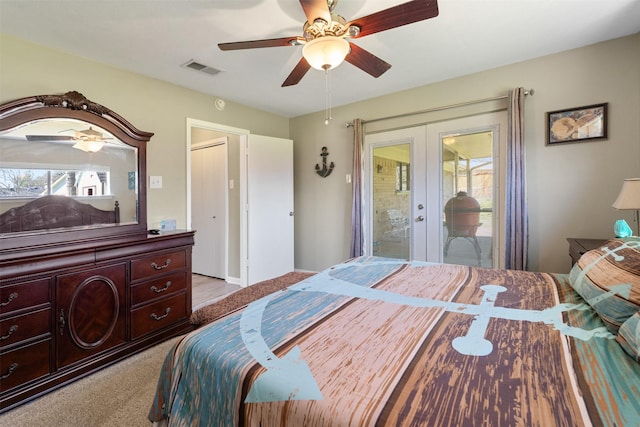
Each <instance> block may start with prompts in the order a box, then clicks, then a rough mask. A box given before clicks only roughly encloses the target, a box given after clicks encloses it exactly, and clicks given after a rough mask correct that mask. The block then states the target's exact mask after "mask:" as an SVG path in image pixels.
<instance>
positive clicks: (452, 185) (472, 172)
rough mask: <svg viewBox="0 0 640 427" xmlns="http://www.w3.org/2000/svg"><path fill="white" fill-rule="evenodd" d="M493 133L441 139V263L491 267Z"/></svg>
mask: <svg viewBox="0 0 640 427" xmlns="http://www.w3.org/2000/svg"><path fill="white" fill-rule="evenodd" d="M493 182H494V167H493V132H491V131H487V132H480V133H473V134H466V135H455V136H448V137H443V138H442V197H443V199H442V206H444V218H445V219H444V224H443V227H444V231H443V237H444V238H443V241H444V245H443V248H442V250H443V260H444V262H445V263H447V264H463V265H479V266H482V267H487V268H491V267H493V259H492V250H493V199H494V196H493V189H494V185H493Z"/></svg>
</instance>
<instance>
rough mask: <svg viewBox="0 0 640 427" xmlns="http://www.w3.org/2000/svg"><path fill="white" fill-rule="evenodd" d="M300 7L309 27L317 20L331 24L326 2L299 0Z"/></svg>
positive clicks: (320, 0)
mask: <svg viewBox="0 0 640 427" xmlns="http://www.w3.org/2000/svg"><path fill="white" fill-rule="evenodd" d="M300 5H301V6H302V9H304V14H305V16H306V17H307V22H308V23H309V25H311V24H313V21H315V20H316V19H317V18H321V19H324V20H325V21H326V22H331V12H329V6H328V5H327V0H300Z"/></svg>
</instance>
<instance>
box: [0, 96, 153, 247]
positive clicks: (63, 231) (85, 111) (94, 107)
mask: <svg viewBox="0 0 640 427" xmlns="http://www.w3.org/2000/svg"><path fill="white" fill-rule="evenodd" d="M49 118H54V119H75V120H79V121H83V122H86V123H87V124H88V125H95V126H97V127H100V128H102V129H104V130H106V131H108V132H109V133H111V134H112V135H113V136H114V137H116V138H118V139H119V140H120V141H121V142H123V143H125V144H127V145H129V146H132V147H134V148H136V149H137V173H138V179H137V221H136V223H129V224H108V225H105V226H99V225H92V226H88V227H70V228H51V229H44V230H33V231H27V232H18V233H4V234H0V246H1V247H2V248H1V249H2V252H4V253H5V254H6V253H7V252H10V251H12V250H16V249H20V248H25V247H30V246H39V245H51V244H56V243H64V242H72V241H75V242H81V241H85V242H86V241H87V240H96V239H98V240H100V239H109V238H115V237H118V238H127V237H128V236H133V235H136V236H138V237H139V236H140V235H141V234H145V235H146V233H147V189H146V176H147V172H146V157H147V156H146V143H147V142H148V141H149V140H150V139H151V137H152V136H153V133H151V132H144V131H141V130H138V129H136V128H135V127H134V126H133V125H131V123H129V122H128V121H127V120H125V119H124V118H122V117H121V116H120V115H118V114H116V113H114V112H113V111H111V110H110V109H108V108H106V107H104V106H102V105H100V104H98V103H95V102H92V101H90V100H88V99H87V98H85V97H84V95H82V94H81V93H79V92H76V91H71V92H67V93H65V94H62V95H38V96H31V97H26V98H21V99H17V100H15V101H10V102H7V103H4V104H2V105H0V132H5V131H8V130H10V129H13V128H15V127H17V126H21V125H24V124H27V123H30V122H33V121H38V120H44V119H49ZM3 257H4V255H3Z"/></svg>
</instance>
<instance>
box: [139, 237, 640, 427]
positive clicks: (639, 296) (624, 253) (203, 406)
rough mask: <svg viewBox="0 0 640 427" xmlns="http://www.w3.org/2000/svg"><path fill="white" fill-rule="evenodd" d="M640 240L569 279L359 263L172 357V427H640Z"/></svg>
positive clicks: (209, 332) (623, 243)
mask: <svg viewBox="0 0 640 427" xmlns="http://www.w3.org/2000/svg"><path fill="white" fill-rule="evenodd" d="M639 309H640V239H633V238H631V239H614V240H611V241H609V242H607V244H606V245H604V246H603V247H601V248H599V249H597V250H594V251H590V252H588V253H586V254H584V255H583V256H582V258H581V259H580V261H579V262H578V263H577V264H576V265H575V266H574V267H573V269H572V270H571V273H570V274H564V275H563V274H546V273H535V272H523V271H513V270H494V269H483V268H479V267H467V266H459V265H446V264H432V263H423V262H408V261H401V260H394V259H386V258H377V257H360V258H356V259H352V260H349V261H347V262H344V263H341V264H338V265H335V266H333V267H331V268H329V269H327V270H325V271H322V272H320V273H318V274H315V275H313V276H311V277H309V278H307V279H305V280H302V281H301V282H298V283H296V284H294V285H291V286H289V287H287V288H285V289H284V290H281V291H278V292H274V293H272V294H269V295H267V296H264V297H263V298H260V299H257V300H255V301H253V302H251V303H250V304H248V305H247V306H246V307H245V308H243V309H239V310H236V311H233V312H232V313H229V314H228V315H226V316H223V317H221V318H219V319H217V320H215V321H212V322H210V323H207V324H204V325H202V326H200V327H199V328H197V329H196V330H195V331H194V332H192V333H190V334H188V335H186V336H184V337H183V338H182V339H180V340H179V342H177V343H176V345H175V346H174V347H173V348H172V349H171V350H170V352H169V353H168V354H167V357H166V360H165V363H164V365H163V367H162V369H161V372H160V376H159V380H158V387H157V391H156V395H155V398H154V400H153V402H152V407H151V409H150V413H149V419H150V421H152V422H154V423H156V424H158V425H161V424H168V425H170V426H194V425H198V426H369V425H381V426H382V425H384V426H405V425H406V426H410V425H412V426H536V425H539V426H553V425H557V426H582V425H607V426H631V425H640V364H639V358H638V348H639V346H640V339H639V338H640V326H639V322H640V313H639V312H638V310H639Z"/></svg>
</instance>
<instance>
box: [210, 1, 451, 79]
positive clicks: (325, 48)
mask: <svg viewBox="0 0 640 427" xmlns="http://www.w3.org/2000/svg"><path fill="white" fill-rule="evenodd" d="M337 3H338V0H300V5H301V6H302V9H303V10H304V13H305V15H306V17H307V22H305V24H304V26H303V35H302V36H292V37H282V38H276V39H265V40H253V41H244V42H233V43H220V44H218V47H219V48H220V49H221V50H238V49H256V48H265V47H278V46H298V45H303V48H302V55H303V57H302V58H301V59H300V61H299V62H298V64H297V65H296V66H295V67H294V69H293V71H292V72H291V74H289V76H288V77H287V78H286V80H285V81H284V83H282V86H283V87H285V86H293V85H295V84H298V82H300V80H301V79H302V77H304V75H305V74H306V73H307V71H309V69H310V68H312V67H313V68H316V69H318V70H324V71H325V72H326V71H328V70H330V69H333V68H335V67H337V66H338V65H340V64H341V63H342V62H343V61H345V60H346V61H347V62H349V63H350V64H352V65H355V66H356V67H358V68H360V69H361V70H363V71H365V72H366V73H368V74H370V75H371V76H373V77H376V78H377V77H380V76H381V75H382V74H384V73H385V72H386V71H387V70H388V69H389V68H391V64H389V63H387V62H385V61H384V60H382V59H380V58H378V57H377V56H375V55H373V54H372V53H370V52H368V51H367V50H365V49H363V48H361V47H359V46H357V45H355V44H353V43H351V42H350V41H348V40H347V39H356V38H360V37H364V36H368V35H371V34H375V33H379V32H381V31H386V30H390V29H392V28H396V27H400V26H403V25H407V24H412V23H414V22H418V21H423V20H425V19H429V18H433V17H436V16H438V4H437V1H436V0H414V1H410V2H407V3H403V4H400V5H397V6H393V7H390V8H388V9H385V10H382V11H379V12H376V13H373V14H371V15H367V16H364V17H362V18H358V19H354V20H353V21H349V22H347V21H346V20H345V19H344V18H343V17H342V16H340V15H338V14H335V13H333V10H334V8H335V7H336V5H337Z"/></svg>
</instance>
